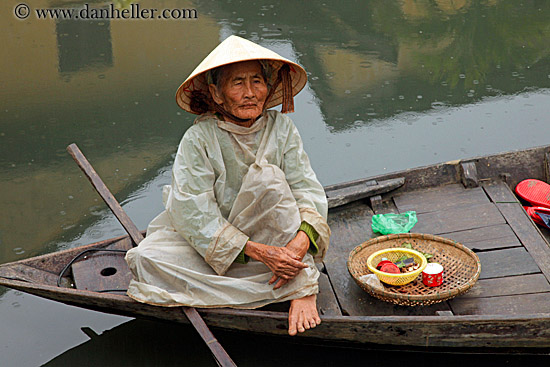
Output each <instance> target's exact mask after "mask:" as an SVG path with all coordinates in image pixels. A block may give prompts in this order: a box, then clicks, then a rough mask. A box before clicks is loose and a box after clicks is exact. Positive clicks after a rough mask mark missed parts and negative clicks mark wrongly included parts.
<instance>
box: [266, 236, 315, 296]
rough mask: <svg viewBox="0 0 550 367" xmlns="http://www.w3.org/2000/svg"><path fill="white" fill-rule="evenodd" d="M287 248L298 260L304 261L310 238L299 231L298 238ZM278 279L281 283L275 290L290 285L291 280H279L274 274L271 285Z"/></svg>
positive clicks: (277, 284)
mask: <svg viewBox="0 0 550 367" xmlns="http://www.w3.org/2000/svg"><path fill="white" fill-rule="evenodd" d="M285 248H287V249H289V250H290V251H291V252H292V253H294V255H295V256H296V257H297V259H298V260H300V261H301V260H302V259H303V258H304V256H306V253H307V250H308V249H309V237H308V236H307V234H306V233H305V232H303V231H298V233H297V234H296V237H294V239H292V240H291V241H290V242H289V243H287V245H286V246H285ZM277 279H279V281H278V282H277V283H276V284H275V287H274V288H273V289H278V288H281V287H282V286H283V285H285V284H286V283H288V282H289V281H290V280H291V279H282V278H279V277H278V276H277V275H276V274H273V276H272V277H271V280H270V281H269V284H273V283H274V282H275V281H276V280H277Z"/></svg>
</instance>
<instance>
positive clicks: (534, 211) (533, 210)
mask: <svg viewBox="0 0 550 367" xmlns="http://www.w3.org/2000/svg"><path fill="white" fill-rule="evenodd" d="M523 208H524V209H525V211H526V212H527V214H529V216H530V217H531V219H533V222H535V223H537V224H540V225H541V226H543V227H546V228H548V226H547V225H546V223H545V222H544V220H543V219H542V218H541V217H540V215H539V214H538V213H542V214H546V215H550V208H545V207H542V206H524V207H523ZM537 212H538V213H537Z"/></svg>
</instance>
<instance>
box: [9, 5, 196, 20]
mask: <svg viewBox="0 0 550 367" xmlns="http://www.w3.org/2000/svg"><path fill="white" fill-rule="evenodd" d="M13 14H14V15H15V16H16V17H17V18H18V19H27V18H29V17H33V18H36V19H74V20H89V19H93V20H99V19H146V20H150V19H161V20H163V19H183V20H186V19H197V18H198V17H199V14H198V12H197V10H196V9H157V8H144V7H141V6H140V5H139V4H130V6H129V7H127V8H123V9H119V8H117V7H115V6H114V5H113V4H109V5H108V6H106V7H101V8H96V7H91V6H89V4H84V5H83V6H82V7H79V8H41V9H38V8H37V9H32V8H31V7H30V6H28V5H27V4H24V3H21V4H18V5H16V6H15V8H14V9H13Z"/></svg>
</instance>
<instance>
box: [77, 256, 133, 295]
mask: <svg viewBox="0 0 550 367" xmlns="http://www.w3.org/2000/svg"><path fill="white" fill-rule="evenodd" d="M72 271H73V279H74V282H75V286H76V288H77V289H84V290H90V291H105V290H119V291H125V290H126V289H128V284H129V283H130V280H132V273H131V271H130V269H129V268H128V265H127V264H126V261H125V260H124V255H123V254H112V253H99V254H95V255H90V256H89V257H88V258H87V259H86V260H83V261H78V262H75V263H74V264H73V265H72Z"/></svg>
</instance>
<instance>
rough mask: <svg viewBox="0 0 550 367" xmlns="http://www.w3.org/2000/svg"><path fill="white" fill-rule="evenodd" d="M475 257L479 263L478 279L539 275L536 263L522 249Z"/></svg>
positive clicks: (483, 253)
mask: <svg viewBox="0 0 550 367" xmlns="http://www.w3.org/2000/svg"><path fill="white" fill-rule="evenodd" d="M477 256H479V260H480V261H481V275H480V276H479V279H489V278H498V277H505V276H513V275H525V274H534V273H540V269H539V267H538V266H537V263H536V262H535V261H534V260H533V258H532V257H531V255H529V253H528V252H527V251H526V250H525V249H524V248H523V247H518V248H511V249H504V250H495V251H487V252H480V253H478V254H477Z"/></svg>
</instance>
